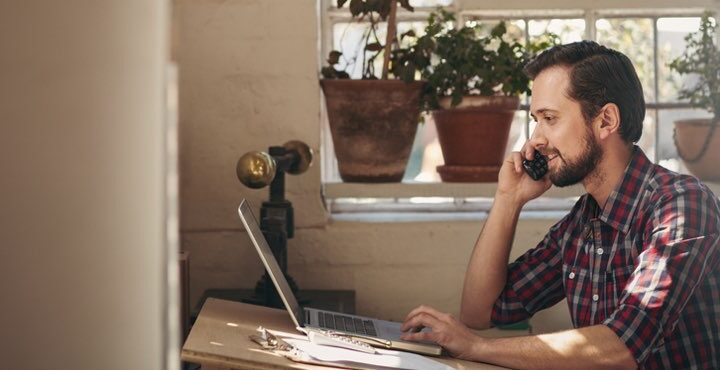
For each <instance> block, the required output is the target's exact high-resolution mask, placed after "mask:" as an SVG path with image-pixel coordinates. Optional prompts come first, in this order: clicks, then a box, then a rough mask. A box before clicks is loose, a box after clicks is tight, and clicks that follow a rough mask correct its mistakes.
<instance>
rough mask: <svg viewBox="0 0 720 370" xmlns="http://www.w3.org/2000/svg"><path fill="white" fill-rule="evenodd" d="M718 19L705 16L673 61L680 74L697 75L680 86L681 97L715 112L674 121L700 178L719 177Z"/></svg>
mask: <svg viewBox="0 0 720 370" xmlns="http://www.w3.org/2000/svg"><path fill="white" fill-rule="evenodd" d="M716 27H717V23H716V21H715V19H713V18H712V13H709V12H706V13H705V14H703V16H702V20H701V22H700V29H699V30H698V31H697V32H693V33H690V34H688V35H687V36H686V37H685V42H686V43H687V46H686V48H685V52H684V53H683V54H682V55H681V56H680V57H678V58H677V59H675V60H673V61H672V62H671V63H670V68H671V69H673V70H675V71H677V72H679V73H680V74H690V75H694V76H696V77H697V80H696V82H695V83H694V85H693V86H691V87H689V88H683V89H681V90H680V94H679V97H680V98H681V99H688V100H689V101H690V103H691V104H692V105H693V106H695V107H698V108H704V109H706V110H707V111H708V112H710V113H712V115H713V116H712V118H706V119H686V120H678V121H675V132H674V135H673V139H674V141H675V146H676V148H677V152H678V155H679V156H680V158H681V159H682V160H683V162H684V163H685V166H686V167H687V168H688V170H690V172H692V174H694V175H695V176H697V177H698V178H700V179H701V180H706V181H720V166H718V163H717V161H718V159H720V134H719V133H718V132H717V131H718V130H717V127H718V125H719V124H720V50H718V46H717V41H716V40H715V37H716V35H717V33H716Z"/></svg>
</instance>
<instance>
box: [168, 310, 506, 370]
mask: <svg viewBox="0 0 720 370" xmlns="http://www.w3.org/2000/svg"><path fill="white" fill-rule="evenodd" d="M260 325H262V326H263V327H265V328H266V329H270V330H275V331H279V332H285V333H291V334H298V332H297V330H296V329H295V327H294V324H293V323H292V320H291V319H290V316H289V314H288V313H287V311H285V310H278V309H273V308H267V307H262V306H254V305H250V304H245V303H239V302H232V301H225V300H221V299H215V298H208V300H207V301H206V302H205V305H204V306H203V308H202V310H201V311H200V315H199V316H198V318H197V320H196V321H195V324H194V325H193V327H192V330H191V331H190V335H189V336H188V338H187V340H186V341H185V345H184V346H183V348H182V359H183V360H184V361H189V362H193V363H198V364H202V365H203V366H204V367H212V368H232V369H248V370H250V369H253V370H254V369H312V370H327V369H329V367H327V366H314V365H309V364H302V363H297V362H293V361H291V360H289V359H287V358H285V357H282V356H280V355H276V354H274V353H272V352H269V351H265V350H262V349H261V348H260V346H258V345H257V344H256V343H255V342H253V341H252V340H250V339H249V335H251V334H256V333H257V332H256V329H257V327H258V326H260ZM433 359H435V360H437V361H439V362H443V363H445V364H447V365H450V366H452V367H454V368H456V369H459V370H465V369H502V368H500V367H497V366H493V365H488V364H482V363H476V362H469V361H462V360H457V359H454V358H449V357H434V358H433Z"/></svg>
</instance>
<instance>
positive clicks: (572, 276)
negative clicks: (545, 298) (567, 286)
mask: <svg viewBox="0 0 720 370" xmlns="http://www.w3.org/2000/svg"><path fill="white" fill-rule="evenodd" d="M568 278H569V279H570V280H572V279H575V273H574V272H571V273H570V275H568Z"/></svg>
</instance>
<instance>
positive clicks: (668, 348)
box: [492, 147, 720, 369]
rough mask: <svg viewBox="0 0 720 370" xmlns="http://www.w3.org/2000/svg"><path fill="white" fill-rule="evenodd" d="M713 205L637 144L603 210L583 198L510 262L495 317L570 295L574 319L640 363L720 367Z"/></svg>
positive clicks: (704, 192) (719, 281)
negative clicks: (610, 337)
mask: <svg viewBox="0 0 720 370" xmlns="http://www.w3.org/2000/svg"><path fill="white" fill-rule="evenodd" d="M719 209H720V204H719V203H718V199H717V197H716V196H715V195H713V193H712V192H711V191H710V190H708V189H707V188H706V187H705V186H704V185H703V184H701V183H700V182H699V181H698V180H696V179H695V178H694V177H690V176H684V175H678V174H676V173H674V172H671V171H669V170H667V169H665V168H663V167H660V166H657V165H655V164H653V163H651V162H650V161H649V160H648V159H647V157H646V156H645V154H644V153H643V152H642V150H640V149H639V148H637V147H635V149H634V154H633V158H632V159H631V161H630V164H629V165H628V167H627V169H626V170H625V174H624V177H623V179H622V182H621V183H620V186H618V187H617V188H616V189H615V190H614V191H613V192H612V193H611V194H610V197H609V198H608V200H607V203H606V204H605V207H603V208H600V207H599V206H598V204H597V202H595V200H594V199H593V198H592V197H591V196H589V195H588V194H585V195H583V196H582V197H581V198H580V199H579V200H578V202H577V203H576V204H575V206H574V207H573V209H572V211H571V212H570V213H569V214H568V215H567V216H565V217H564V218H563V219H562V220H560V222H558V223H557V224H555V225H554V226H553V227H552V228H551V229H550V231H549V233H548V234H547V235H546V236H545V238H544V239H543V241H542V242H540V243H539V244H538V245H537V246H536V247H535V248H534V249H531V250H530V251H528V252H527V253H525V254H524V255H523V256H521V257H520V258H518V259H517V260H516V261H515V262H513V263H511V264H510V265H509V266H508V279H507V285H506V286H505V289H504V290H503V292H502V294H501V295H500V297H499V298H498V300H497V302H496V303H495V307H494V310H493V313H492V321H493V323H494V324H495V325H499V324H509V323H513V322H517V321H520V320H523V319H526V318H528V317H531V316H532V315H533V314H535V312H537V311H539V310H541V309H544V308H547V307H550V306H552V305H554V304H555V303H557V302H559V301H560V300H562V299H563V298H566V299H567V302H568V307H569V308H570V315H571V317H572V321H573V325H574V326H575V327H576V328H577V327H584V326H590V325H597V324H602V325H606V326H607V327H609V328H610V329H611V330H612V331H613V332H615V334H617V336H618V337H619V338H620V340H621V341H623V342H624V343H625V345H626V346H627V347H628V348H629V349H630V351H631V352H632V354H633V356H634V357H635V360H636V361H637V363H638V364H639V366H640V367H641V368H648V369H658V368H659V369H664V368H673V369H691V368H698V369H720V243H719V242H718V240H719V238H720V237H719V235H718V232H719V231H718V229H719V228H720V211H719Z"/></svg>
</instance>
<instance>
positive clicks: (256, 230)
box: [238, 199, 305, 326]
mask: <svg viewBox="0 0 720 370" xmlns="http://www.w3.org/2000/svg"><path fill="white" fill-rule="evenodd" d="M238 214H239V215H240V219H241V220H242V223H243V225H245V230H247V232H248V235H249V236H250V240H251V241H252V243H253V245H254V246H255V249H256V250H257V252H258V254H259V255H260V259H261V260H262V262H263V265H265V269H266V270H267V272H268V275H270V278H271V279H272V281H273V284H275V288H277V290H278V293H279V294H280V298H281V299H282V301H283V303H285V308H287V310H288V312H290V316H291V317H292V319H293V321H294V322H295V326H303V325H302V324H304V323H305V316H303V311H302V309H301V308H300V305H299V304H298V302H297V299H295V295H294V294H293V292H292V290H291V289H290V285H288V282H287V279H285V275H283V273H282V271H281V270H280V266H279V265H278V263H277V260H276V259H275V256H273V254H272V251H271V250H270V246H269V245H268V243H267V240H266V239H265V235H263V233H262V231H260V226H259V225H258V223H257V220H256V219H255V216H254V215H253V213H252V210H250V205H249V203H248V201H247V200H246V199H243V201H242V202H241V203H240V206H239V207H238Z"/></svg>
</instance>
